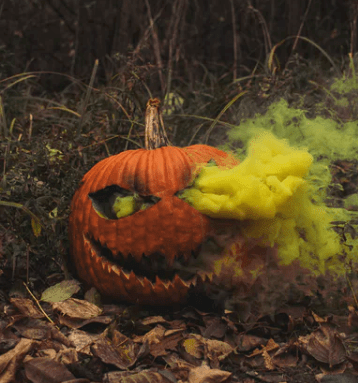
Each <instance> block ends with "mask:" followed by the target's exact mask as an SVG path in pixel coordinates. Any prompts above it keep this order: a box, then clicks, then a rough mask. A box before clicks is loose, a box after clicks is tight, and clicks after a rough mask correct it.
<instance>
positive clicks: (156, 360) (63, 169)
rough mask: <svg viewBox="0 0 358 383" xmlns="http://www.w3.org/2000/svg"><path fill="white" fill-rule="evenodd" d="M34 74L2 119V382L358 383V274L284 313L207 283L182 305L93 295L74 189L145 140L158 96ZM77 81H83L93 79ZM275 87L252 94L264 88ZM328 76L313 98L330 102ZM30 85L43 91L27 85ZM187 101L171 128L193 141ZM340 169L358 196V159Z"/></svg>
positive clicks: (178, 138)
mask: <svg viewBox="0 0 358 383" xmlns="http://www.w3.org/2000/svg"><path fill="white" fill-rule="evenodd" d="M271 80H272V79H271ZM291 80H292V79H291ZM29 81H32V80H31V79H29V78H28V77H27V76H25V75H24V76H23V78H22V79H21V81H20V80H19V79H17V80H16V83H15V81H14V80H13V79H12V80H11V79H9V81H8V83H7V84H5V85H6V86H7V88H6V89H8V90H7V98H5V99H4V100H5V101H4V110H6V112H7V115H6V117H7V118H6V121H5V117H4V116H5V114H4V113H3V114H2V118H3V120H2V122H3V124H5V125H3V126H4V128H3V133H4V137H5V138H4V140H3V141H2V142H1V148H2V153H3V154H2V155H1V158H0V164H1V167H0V168H1V169H4V170H3V172H2V179H1V184H0V192H1V194H0V195H1V200H0V216H1V218H0V261H1V267H0V270H1V274H0V306H1V310H0V313H1V314H0V329H1V331H0V334H1V335H0V382H1V383H6V382H17V383H29V382H33V383H40V382H51V383H57V382H58V383H60V382H68V383H70V382H71V383H89V382H98V383H99V382H107V383H109V382H111V383H114V382H123V383H129V382H138V383H140V382H153V383H154V382H156V383H175V382H178V383H216V382H217V383H220V382H221V383H230V382H232V383H235V382H242V383H257V382H267V383H280V382H290V383H299V382H300V383H311V382H312V383H313V382H322V383H353V382H358V345H357V342H358V302H357V300H356V298H355V291H356V287H357V286H356V283H355V280H354V279H352V280H350V279H348V280H347V281H346V285H345V286H343V287H342V288H341V289H340V290H339V291H338V294H337V291H335V295H334V296H332V297H331V296H330V294H329V291H327V294H326V295H324V296H323V295H322V292H321V291H319V292H317V291H313V292H307V294H301V296H300V299H299V300H296V301H294V300H289V299H287V301H286V302H284V303H283V304H282V305H281V306H280V307H275V309H274V310H273V311H272V312H269V313H267V312H264V313H262V312H261V313H260V311H259V310H256V311H255V312H254V313H253V312H249V313H248V314H247V313H245V315H243V312H240V311H237V310H235V309H230V310H229V309H228V308H227V307H225V305H223V304H216V305H215V304H214V303H213V301H211V300H210V299H206V297H205V296H203V295H196V292H195V291H194V292H192V293H191V294H190V297H189V299H188V302H187V303H186V304H183V305H181V306H175V307H165V308H158V307H143V306H136V305H128V304H124V303H116V302H108V301H105V300H103V301H102V302H100V303H98V299H97V296H96V294H94V293H93V291H90V293H88V292H87V293H86V295H85V292H84V291H83V289H82V287H81V285H80V284H79V283H78V282H77V281H76V280H73V279H67V278H68V277H69V276H70V273H69V271H72V270H68V268H69V269H71V267H69V266H70V264H71V261H70V260H69V257H68V254H69V242H68V233H67V225H68V216H69V213H70V201H71V198H72V196H73V193H74V191H75V190H76V188H77V186H78V184H79V182H80V180H81V178H82V176H83V175H84V174H85V173H86V172H87V171H88V170H89V169H90V168H91V167H92V166H93V165H94V164H95V163H97V162H98V161H100V160H101V159H103V158H104V157H106V156H108V155H110V154H115V153H118V152H119V151H120V150H125V149H128V148H132V149H133V148H136V147H138V146H139V144H138V143H139V142H142V139H143V125H142V122H143V115H142V114H141V110H143V105H144V104H145V101H144V102H143V100H144V98H143V100H140V99H138V98H137V96H135V95H133V94H134V92H133V93H130V91H129V90H128V91H127V93H125V92H118V93H117V94H116V93H115V92H113V89H105V90H98V89H96V90H95V91H93V93H92V94H91V98H90V99H89V101H88V100H87V105H86V104H85V101H84V99H85V98H86V97H85V96H84V94H82V96H81V97H77V96H76V92H74V93H75V96H73V95H72V94H71V92H72V91H66V92H68V93H65V92H62V93H59V94H55V95H54V94H51V95H50V96H48V95H46V94H45V93H44V92H41V87H40V86H39V85H38V84H37V83H36V82H33V83H31V82H30V83H29ZM284 81H285V83H286V84H288V83H290V84H291V85H292V81H291V82H290V81H289V80H288V79H287V78H286V79H285V80H284ZM10 85H11V86H10ZM15 85H16V86H15ZM75 85H76V86H78V89H82V90H83V84H79V83H76V84H75ZM261 85H262V82H261V83H260V84H257V85H256V87H252V84H251V85H247V89H249V90H250V91H251V92H252V94H254V93H255V94H257V93H258V88H260V89H261ZM265 85H266V88H265V89H266V90H265V92H267V94H266V93H265V94H264V95H263V94H261V95H260V97H261V98H260V102H258V105H259V106H258V107H257V109H256V110H251V109H250V108H251V107H252V101H250V100H249V98H248V102H247V103H246V104H245V103H242V108H241V109H238V110H237V109H234V108H233V107H232V108H231V112H230V111H229V112H228V115H226V114H225V117H222V120H223V125H222V126H225V123H228V121H229V120H230V117H233V116H237V115H238V114H240V115H241V116H242V118H248V117H250V116H252V115H253V114H254V113H255V112H256V111H257V110H259V111H261V110H262V109H265V106H266V104H268V103H269V102H270V100H271V99H270V97H272V98H273V99H277V96H281V94H282V84H281V85H280V83H279V81H278V80H277V81H276V82H275V83H273V82H270V81H266V82H265ZM316 85H317V84H316ZM316 85H312V84H311V85H310V86H311V87H312V88H310V89H311V90H310V91H307V93H309V94H310V95H311V96H312V95H316V96H315V97H321V98H322V97H323V96H322V92H321V90H320V89H318V88H319V87H315V86H316ZM131 86H133V84H132V85H131ZM267 86H268V88H267ZM270 86H271V90H272V93H270V90H269V88H270ZM16 87H17V89H16V91H15V90H14V88H16ZM81 87H82V88H81ZM250 87H251V88H250ZM131 89H132V88H131ZM30 90H31V92H33V96H29V94H28V93H26V92H30ZM241 90H242V89H237V88H235V89H232V88H231V90H230V91H228V92H227V95H226V96H222V97H223V98H221V99H220V102H219V101H216V102H217V103H216V104H215V105H213V104H208V103H205V107H204V106H203V108H202V109H201V111H200V114H201V115H203V116H205V115H209V111H210V110H215V111H218V113H219V112H220V110H222V107H223V105H228V103H230V100H232V99H233V97H234V96H235V94H237V93H238V92H239V91H241ZM289 91H290V92H291V93H292V89H289ZM310 92H311V93H310ZM203 93H204V92H203ZM323 93H324V92H323ZM128 94H129V95H130V96H128ZM173 94H174V93H173ZM272 94H273V95H272ZM318 94H319V95H318ZM356 94H357V92H356V91H355V95H356ZM123 95H124V96H123ZM193 97H194V96H193ZM195 97H197V96H195ZM218 97H219V96H218ZM292 97H293V96H292ZM312 97H313V96H312ZM268 99H270V100H268ZM176 100H177V104H175V103H173V108H174V109H173V110H174V113H172V112H170V113H168V114H167V116H166V120H167V122H168V126H170V127H169V128H168V134H169V136H171V137H173V136H175V140H173V141H174V142H176V143H177V145H178V146H183V144H188V143H189V142H191V141H192V140H191V139H192V138H194V137H195V134H196V133H197V132H198V131H199V130H200V126H199V123H197V125H195V126H194V127H192V128H188V125H190V122H192V121H193V120H190V121H189V122H187V123H184V124H183V125H181V126H180V128H179V129H177V126H176V125H175V123H176V120H177V117H176V114H182V113H183V111H184V110H183V108H184V106H183V99H182V98H181V97H179V96H176ZM199 101H200V100H199ZM199 101H198V100H194V101H192V102H191V103H190V105H191V106H190V105H189V107H187V108H186V109H185V112H186V114H195V110H196V109H195V103H198V102H199ZM200 102H201V103H202V104H201V105H204V101H203V100H201V101H200ZM326 102H327V108H328V107H331V108H333V107H332V105H331V104H330V101H326ZM193 105H194V106H193ZM351 106H352V104H351ZM175 108H177V109H175ZM247 108H248V109H249V110H247ZM338 109H339V110H338ZM337 110H338V112H339V113H340V118H341V119H343V118H345V119H351V120H355V119H356V117H357V116H356V114H357V111H356V109H354V110H353V111H352V110H349V108H348V107H347V108H346V109H344V110H343V112H342V106H339V108H338V106H337ZM80 112H81V113H80ZM338 112H337V113H338ZM175 113H176V114H175ZM218 113H217V115H218ZM230 113H231V114H230ZM342 113H343V114H342ZM211 115H212V114H211ZM213 122H215V120H211V121H209V124H211V123H213ZM200 123H201V122H200ZM216 123H218V120H217V121H216ZM180 129H181V130H180ZM178 131H179V133H178ZM193 132H196V133H193ZM186 137H190V140H189V139H186ZM203 137H204V136H200V135H199V137H197V138H198V140H199V141H200V140H201V139H202V138H203ZM210 139H211V142H210V140H209V144H210V143H211V144H214V143H216V142H222V140H224V139H225V133H223V132H222V130H218V132H217V133H215V134H214V136H213V137H211V138H210ZM194 141H195V140H194ZM118 142H120V144H118ZM331 172H332V175H333V178H334V184H335V185H336V186H337V185H341V189H342V190H345V192H346V193H347V194H354V193H356V191H357V190H356V189H357V179H358V166H357V162H356V161H346V160H345V159H344V158H342V159H341V160H340V161H335V162H334V163H332V167H331ZM333 226H335V227H334V228H335V230H336V231H338V232H340V234H341V235H342V238H343V237H344V236H345V235H350V236H351V237H352V238H353V237H355V236H356V232H355V229H354V223H349V222H338V223H335V224H334V225H333ZM66 265H67V266H66ZM51 288H52V290H51ZM91 293H92V295H91ZM43 294H45V295H46V294H47V296H50V298H45V297H44V295H43ZM204 295H205V294H204ZM253 299H255V298H254V297H253ZM270 299H271V298H270V296H267V301H268V302H269V301H270ZM246 314H247V315H246Z"/></svg>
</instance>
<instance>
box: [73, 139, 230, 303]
mask: <svg viewBox="0 0 358 383" xmlns="http://www.w3.org/2000/svg"><path fill="white" fill-rule="evenodd" d="M212 159H213V160H214V161H215V162H216V164H217V165H219V166H226V167H232V166H234V165H235V164H237V161H236V160H235V159H234V158H233V157H231V156H229V155H228V154H227V153H225V152H222V151H220V150H218V149H216V148H213V147H210V146H206V145H193V146H189V147H186V148H178V147H174V146H166V147H161V148H158V149H153V150H147V149H139V150H128V151H125V152H122V153H120V154H118V155H114V156H111V157H109V158H107V159H104V160H102V161H100V162H99V163H98V164H96V165H95V166H94V167H93V168H92V169H91V170H90V171H89V172H88V173H87V174H85V176H84V177H83V180H82V183H81V186H80V187H79V189H78V190H77V192H76V193H75V195H74V197H73V200H72V205H71V210H72V211H71V215H70V222H69V235H70V242H71V254H72V258H73V261H74V264H75V267H76V269H77V273H78V276H79V278H80V279H81V280H83V281H84V282H85V284H86V285H89V286H94V287H96V288H97V289H98V290H99V292H100V293H102V294H103V295H105V296H109V297H112V298H114V299H116V300H122V301H127V302H133V303H139V304H153V305H166V304H173V303H178V302H182V301H184V300H185V297H186V294H187V292H188V290H189V288H190V286H191V283H192V281H191V280H188V281H186V280H183V279H182V278H180V277H179V276H178V275H177V274H175V272H173V275H172V277H171V278H169V279H166V278H161V277H160V276H158V275H156V276H155V278H153V272H152V274H151V278H147V277H146V275H145V273H142V275H137V274H136V273H135V272H134V271H133V270H132V271H131V270H130V268H125V266H124V268H123V267H122V264H123V262H125V260H127V259H128V257H130V259H131V262H132V265H133V262H134V263H135V262H137V263H140V262H141V261H142V260H143V259H142V257H143V255H145V256H146V257H152V258H151V259H157V256H158V254H160V255H161V258H160V260H161V261H160V262H162V261H163V259H164V260H165V261H166V265H164V266H163V265H162V267H165V268H168V269H170V268H172V267H173V264H174V263H175V262H176V261H177V260H178V259H180V258H183V259H184V260H186V261H189V260H190V258H191V257H192V253H193V252H195V251H197V249H198V248H199V247H200V245H201V244H202V243H203V241H204V240H205V239H206V237H207V236H208V234H209V232H210V230H211V223H210V222H211V221H210V219H209V218H208V217H207V216H205V215H203V214H201V213H200V212H198V211H197V210H196V209H194V208H193V207H191V206H190V205H189V204H187V203H186V202H184V201H183V200H181V199H180V198H178V197H177V196H176V195H175V193H177V192H178V191H180V190H182V189H184V188H185V187H186V186H188V185H189V183H190V182H191V181H192V178H193V174H194V172H195V169H196V165H197V164H205V163H208V162H209V161H210V160H212ZM111 185H118V186H119V187H121V188H123V189H126V190H129V191H132V192H135V193H138V194H140V195H144V196H155V197H159V198H160V200H159V202H157V203H156V204H154V205H153V206H150V207H149V208H148V209H146V210H140V211H137V212H135V213H134V214H132V215H129V216H127V217H123V218H120V219H106V218H103V217H101V216H100V215H99V214H98V213H97V212H96V211H95V209H94V208H93V206H92V202H91V199H90V197H89V194H90V193H95V192H97V191H99V190H102V189H104V188H106V187H108V186H111ZM104 249H105V250H104ZM106 255H109V257H107V256H106ZM158 259H159V258H158ZM148 264H149V266H148V267H151V266H150V262H149V263H148ZM154 279H155V280H154Z"/></svg>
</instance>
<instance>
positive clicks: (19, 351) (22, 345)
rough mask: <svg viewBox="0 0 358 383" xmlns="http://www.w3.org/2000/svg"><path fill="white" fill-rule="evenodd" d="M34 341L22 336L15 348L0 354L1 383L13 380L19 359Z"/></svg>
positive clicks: (25, 353) (22, 357) (30, 347)
mask: <svg viewBox="0 0 358 383" xmlns="http://www.w3.org/2000/svg"><path fill="white" fill-rule="evenodd" d="M35 343H36V342H35V341H33V340H31V339H25V338H22V339H21V340H20V342H19V343H18V344H17V345H16V346H15V348H13V349H12V350H10V351H8V352H7V353H6V354H3V355H1V356H0V382H1V383H10V382H15V374H16V371H17V370H18V368H19V365H20V363H21V361H22V360H23V359H24V357H25V356H26V355H27V353H28V352H29V351H30V350H31V349H32V347H33V346H34V344H35Z"/></svg>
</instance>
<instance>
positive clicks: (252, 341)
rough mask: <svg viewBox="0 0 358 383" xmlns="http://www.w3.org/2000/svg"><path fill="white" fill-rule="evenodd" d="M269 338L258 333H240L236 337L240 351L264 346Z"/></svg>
mask: <svg viewBox="0 0 358 383" xmlns="http://www.w3.org/2000/svg"><path fill="white" fill-rule="evenodd" d="M266 342H267V339H265V338H260V337H258V336H256V335H246V334H240V335H239V336H238V337H237V339H236V344H237V349H238V351H241V352H242V351H250V350H252V349H253V348H255V347H259V346H263V345H264V344H265V343H266Z"/></svg>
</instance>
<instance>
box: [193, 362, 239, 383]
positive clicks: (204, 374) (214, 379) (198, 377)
mask: <svg viewBox="0 0 358 383" xmlns="http://www.w3.org/2000/svg"><path fill="white" fill-rule="evenodd" d="M231 376H232V374H231V372H227V371H221V370H217V369H210V367H208V366H201V367H196V368H193V369H192V370H191V371H190V372H189V379H188V380H189V383H229V382H230V381H231Z"/></svg>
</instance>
